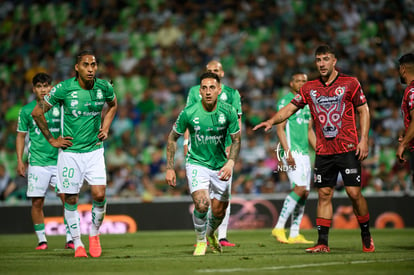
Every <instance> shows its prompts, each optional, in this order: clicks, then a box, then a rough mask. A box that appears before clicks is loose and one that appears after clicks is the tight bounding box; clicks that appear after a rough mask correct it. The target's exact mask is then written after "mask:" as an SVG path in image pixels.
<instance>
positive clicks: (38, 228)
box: [34, 223, 47, 243]
mask: <svg viewBox="0 0 414 275" xmlns="http://www.w3.org/2000/svg"><path fill="white" fill-rule="evenodd" d="M34 229H35V232H36V236H37V240H38V243H43V242H47V239H46V231H45V224H44V223H40V224H35V225H34Z"/></svg>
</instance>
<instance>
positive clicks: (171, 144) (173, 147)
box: [165, 130, 181, 187]
mask: <svg viewBox="0 0 414 275" xmlns="http://www.w3.org/2000/svg"><path fill="white" fill-rule="evenodd" d="M180 136H181V135H179V134H178V133H177V132H175V131H174V130H171V132H170V134H169V135H168V141H167V171H166V173H165V180H166V181H167V183H168V185H169V186H171V187H175V185H176V176H175V171H174V157H175V152H176V151H177V140H178V138H179V137H180Z"/></svg>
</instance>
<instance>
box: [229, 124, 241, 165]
mask: <svg viewBox="0 0 414 275" xmlns="http://www.w3.org/2000/svg"><path fill="white" fill-rule="evenodd" d="M240 145H241V132H240V131H239V132H238V133H236V134H234V135H231V146H230V153H229V157H228V158H229V159H232V160H233V161H234V162H236V160H237V158H238V157H239V152H240Z"/></svg>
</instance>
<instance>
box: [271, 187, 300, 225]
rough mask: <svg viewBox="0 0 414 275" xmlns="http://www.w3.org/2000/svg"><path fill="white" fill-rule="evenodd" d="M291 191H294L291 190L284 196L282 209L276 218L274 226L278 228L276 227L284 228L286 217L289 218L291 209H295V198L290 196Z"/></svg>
mask: <svg viewBox="0 0 414 275" xmlns="http://www.w3.org/2000/svg"><path fill="white" fill-rule="evenodd" d="M292 193H294V192H293V191H292V192H291V193H290V194H289V195H288V196H287V197H286V199H285V201H284V202H283V208H282V211H280V214H279V218H278V220H277V224H276V226H275V228H278V229H281V228H285V224H286V221H287V219H288V218H289V216H290V215H291V214H292V212H293V210H294V209H295V206H296V200H295V199H294V197H292ZM294 194H295V193H294ZM295 195H296V194H295ZM296 196H297V195H296Z"/></svg>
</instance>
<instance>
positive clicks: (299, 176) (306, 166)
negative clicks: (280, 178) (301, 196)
mask: <svg viewBox="0 0 414 275" xmlns="http://www.w3.org/2000/svg"><path fill="white" fill-rule="evenodd" d="M294 158H295V164H296V165H295V166H296V167H295V169H293V170H288V171H287V175H288V178H289V181H290V184H291V185H292V188H294V187H295V186H303V187H305V188H306V190H308V191H309V190H310V181H311V164H310V159H309V156H306V155H302V154H298V155H296V156H294Z"/></svg>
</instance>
